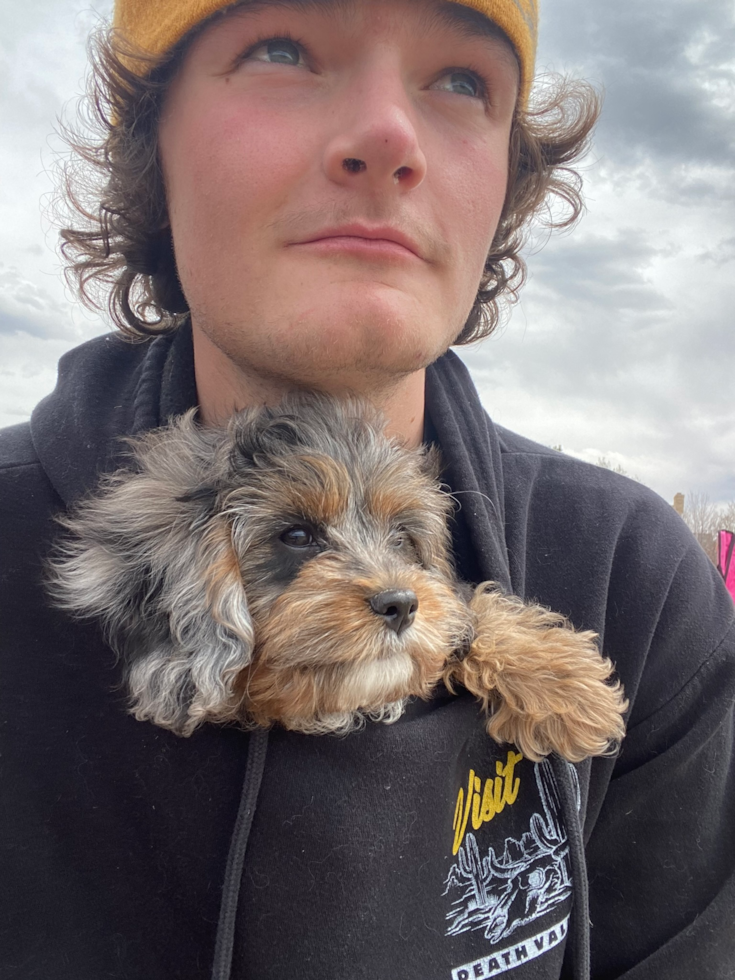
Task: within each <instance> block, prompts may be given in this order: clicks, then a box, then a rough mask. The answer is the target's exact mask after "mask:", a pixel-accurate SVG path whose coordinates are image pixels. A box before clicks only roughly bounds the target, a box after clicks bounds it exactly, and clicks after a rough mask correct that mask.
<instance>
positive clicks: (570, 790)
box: [549, 755, 590, 980]
mask: <svg viewBox="0 0 735 980" xmlns="http://www.w3.org/2000/svg"><path fill="white" fill-rule="evenodd" d="M549 761H550V762H551V769H552V771H553V773H554V779H555V781H556V788H557V792H558V794H559V802H560V804H561V812H562V817H563V819H564V824H565V826H566V830H567V840H568V841H569V858H570V861H571V865H572V889H573V891H572V912H571V929H570V930H569V931H570V933H571V935H570V937H569V939H570V940H571V949H570V955H571V959H572V977H573V980H590V904H589V883H588V880H587V863H586V861H585V856H584V840H583V837H582V827H581V825H580V822H579V802H578V797H577V787H576V786H575V783H574V777H573V768H572V766H571V764H570V763H568V762H567V761H566V759H562V758H561V756H558V755H552V756H550V757H549Z"/></svg>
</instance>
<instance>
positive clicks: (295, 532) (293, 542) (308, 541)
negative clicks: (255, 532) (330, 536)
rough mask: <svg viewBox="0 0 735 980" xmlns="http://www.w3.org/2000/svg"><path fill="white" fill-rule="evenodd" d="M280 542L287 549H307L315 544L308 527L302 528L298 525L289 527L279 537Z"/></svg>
mask: <svg viewBox="0 0 735 980" xmlns="http://www.w3.org/2000/svg"><path fill="white" fill-rule="evenodd" d="M281 541H283V543H284V544H285V545H288V547H289V548H299V549H300V548H309V547H311V546H312V545H314V544H316V540H315V539H314V535H313V534H312V532H311V530H310V529H309V528H308V527H302V526H301V525H300V524H297V525H294V527H289V528H288V529H287V530H285V531H284V532H283V534H282V535H281Z"/></svg>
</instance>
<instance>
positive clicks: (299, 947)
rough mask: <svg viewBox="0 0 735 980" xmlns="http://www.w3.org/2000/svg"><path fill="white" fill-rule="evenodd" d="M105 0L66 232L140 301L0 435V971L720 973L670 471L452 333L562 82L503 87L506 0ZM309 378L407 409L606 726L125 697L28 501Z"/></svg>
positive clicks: (474, 313)
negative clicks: (663, 493) (615, 458)
mask: <svg viewBox="0 0 735 980" xmlns="http://www.w3.org/2000/svg"><path fill="white" fill-rule="evenodd" d="M116 18H117V24H118V27H119V28H120V31H121V32H122V34H121V38H120V39H119V40H118V41H117V42H116V43H115V44H107V45H106V46H103V48H102V50H101V55H100V60H99V64H98V77H99V78H100V79H101V81H100V82H99V83H98V89H97V106H98V110H99V113H100V118H101V121H102V124H103V130H104V132H103V137H102V141H101V143H100V144H99V146H98V147H97V149H96V150H95V149H94V148H91V149H90V148H89V147H88V148H87V157H88V159H89V160H90V161H91V162H92V163H93V164H95V165H96V166H97V167H98V170H100V171H101V173H102V175H103V181H102V183H101V185H100V190H99V202H100V204H99V209H97V208H95V209H93V212H92V214H93V217H92V219H91V224H88V225H87V226H86V227H82V228H78V229H69V230H67V231H66V232H65V233H64V235H65V239H66V249H67V254H68V255H69V256H70V258H71V259H72V260H73V261H74V262H75V269H76V274H77V275H78V277H79V279H80V281H81V283H82V285H85V284H86V285H89V283H90V282H91V281H93V280H94V278H95V276H96V277H97V278H98V279H99V280H100V281H101V282H103V283H106V284H107V286H108V288H109V303H110V308H111V310H112V313H113V317H114V319H115V320H116V322H117V323H118V325H119V326H121V327H122V328H123V329H124V331H125V332H127V333H128V334H132V335H135V336H137V337H140V336H141V335H150V334H155V333H157V332H159V333H161V335H160V336H158V337H157V338H156V339H154V340H152V341H149V342H148V343H146V344H130V343H126V342H125V341H124V339H121V338H120V336H117V337H110V338H101V339H99V340H96V341H93V342H91V343H90V344H87V345H84V346H83V347H82V348H79V349H78V350H77V351H75V352H72V354H70V355H68V356H67V357H66V358H64V360H63V362H62V365H61V367H60V376H59V384H58V387H57V390H56V392H55V393H54V394H53V395H51V396H50V397H49V398H48V399H47V400H46V401H45V402H43V403H42V404H41V405H40V406H39V407H38V409H37V410H36V412H35V413H34V416H33V419H32V421H31V424H30V426H18V427H15V428H13V429H10V430H6V431H5V432H4V433H3V434H2V443H0V445H1V446H2V460H3V461H2V464H1V465H2V470H0V472H1V473H2V491H1V494H2V496H1V497H0V499H1V500H2V514H3V518H2V534H3V541H2V552H1V553H2V555H3V563H4V570H3V578H2V610H3V630H2V651H3V652H2V664H3V667H2V669H3V685H2V691H1V693H0V697H1V698H2V717H3V729H2V731H3V742H2V760H3V777H2V778H3V783H2V785H3V787H4V791H3V797H2V799H3V811H2V821H3V843H4V846H5V852H4V862H5V863H4V869H3V877H2V880H3V883H4V886H5V887H4V889H3V909H2V919H1V921H2V933H1V935H2V937H3V938H2V947H1V948H0V976H3V977H4V976H7V977H13V978H23V980H31V978H33V980H41V978H43V980H72V978H73V980H87V978H89V980H92V978H95V980H97V978H99V977H103V976H104V977H111V978H113V977H114V978H120V980H122V978H125V980H131V978H146V980H152V978H156V980H159V978H160V980H169V978H171V980H173V978H181V980H195V978H199V977H202V978H203V977H207V976H209V975H210V974H211V971H212V969H214V973H213V974H211V975H213V976H215V977H219V978H223V977H228V976H231V977H233V978H238V977H257V978H270V977H282V976H297V975H298V976H303V977H306V978H309V980H311V978H328V980H331V978H336V977H348V978H362V977H365V978H368V977H369V978H397V977H401V978H411V980H433V978H437V980H438V978H447V980H448V978H450V977H453V978H455V980H469V978H470V977H473V978H474V977H491V976H498V975H501V974H504V973H510V974H511V975H512V976H513V977H515V978H518V980H523V978H531V977H533V978H557V977H562V976H565V977H567V976H576V977H582V976H586V975H589V969H588V960H589V959H590V958H591V975H592V976H593V977H598V978H612V977H626V978H628V980H643V978H647V980H649V978H650V980H653V978H656V980H660V978H667V980H675V978H682V980H683V978H687V980H690V978H692V977H695V976H696V977H702V978H712V980H714V978H718V980H720V978H725V977H728V976H734V975H735V930H733V928H732V924H733V912H734V910H735V889H734V886H735V876H734V875H733V867H734V866H735V844H734V843H733V837H732V827H733V825H734V823H735V785H734V783H735V777H734V775H733V764H732V763H733V760H732V745H733V703H734V701H735V699H734V697H733V694H734V692H735V658H734V655H733V647H734V645H735V636H734V633H733V618H734V616H733V607H732V602H731V600H730V599H729V597H728V595H727V594H726V592H725V590H724V589H723V588H722V584H721V583H720V582H719V581H718V578H717V575H716V572H715V571H714V569H712V567H711V566H710V565H709V563H708V562H707V560H706V559H705V557H704V555H703V554H702V553H701V551H700V550H699V549H698V547H697V546H696V544H695V543H694V542H693V541H692V539H691V538H690V537H689V535H688V533H687V532H686V530H685V528H684V526H683V524H682V522H681V521H680V520H679V518H678V517H677V515H676V514H674V513H673V512H672V511H671V510H670V508H667V507H666V506H665V505H664V504H662V502H661V501H659V500H658V499H657V498H655V497H654V495H652V494H650V493H649V492H648V491H646V490H645V489H644V488H641V487H639V486H637V485H633V484H631V483H630V482H628V481H625V480H623V479H621V478H617V477H615V476H614V475H613V474H609V473H607V472H605V471H600V470H598V469H596V468H594V467H589V466H587V465H585V464H582V463H579V462H577V461H575V460H571V459H568V458H566V457H564V456H562V455H561V454H558V453H554V452H553V451H550V450H545V449H544V448H542V447H540V446H537V445H535V444H533V443H530V442H528V441H527V440H524V439H522V438H520V437H518V436H515V435H513V434H511V433H508V432H506V431H504V430H502V429H498V428H497V427H494V426H493V425H492V423H491V422H490V421H489V420H488V419H487V418H486V417H485V416H484V413H483V412H482V410H481V407H480V405H479V402H478V399H477V395H476V393H475V392H474V389H473V387H472V385H471V382H470V380H469V378H468V376H467V374H466V372H465V371H464V369H463V368H462V367H461V365H460V363H459V362H458V360H457V359H456V358H455V357H454V356H453V355H451V354H447V353H446V351H447V349H448V347H449V346H450V345H451V344H452V343H453V342H456V341H458V340H459V341H460V342H464V341H466V340H468V339H470V338H472V337H476V336H478V335H482V334H483V333H486V332H487V331H488V328H489V327H492V325H493V324H494V322H495V320H496V319H497V311H498V307H497V304H498V302H499V301H500V299H501V298H502V295H503V293H504V292H507V291H508V290H512V289H513V288H514V287H515V286H517V285H518V283H519V281H520V279H521V276H522V265H521V262H520V259H519V258H518V249H519V247H520V243H521V239H522V231H523V228H524V226H525V224H526V222H527V219H528V218H529V217H530V216H532V215H533V214H534V213H536V212H537V211H538V210H539V209H540V208H541V207H542V206H543V203H544V200H545V197H546V195H547V194H548V193H557V194H561V195H562V196H563V197H564V198H565V199H566V200H567V201H568V202H569V203H570V204H571V205H572V212H573V213H574V212H575V211H576V210H578V207H579V202H578V196H577V189H576V187H575V185H574V183H573V182H572V183H569V182H567V183H564V179H563V174H564V171H563V170H560V169H559V168H563V167H564V166H566V165H568V164H569V163H570V162H572V161H573V160H574V159H575V157H576V156H577V155H578V154H579V153H580V152H581V150H582V149H583V147H584V143H585V140H586V137H587V134H588V132H589V130H590V128H591V125H592V121H593V117H594V114H595V108H594V105H593V103H592V102H591V101H590V96H589V95H587V96H581V104H582V108H581V110H579V111H578V112H577V114H576V115H575V113H574V111H572V110H571V109H570V106H572V105H574V104H577V105H579V98H580V92H581V91H583V90H577V92H576V93H575V92H572V93H571V94H569V93H567V94H566V95H565V93H564V92H563V91H561V92H559V93H558V94H557V95H556V96H555V98H556V102H554V100H553V99H552V100H551V102H550V104H549V105H548V107H547V113H546V114H545V115H543V114H542V117H541V119H540V121H539V120H538V119H537V120H536V122H534V117H533V116H532V115H531V114H530V113H529V112H527V108H528V97H529V90H530V84H531V78H532V74H533V50H534V46H535V30H536V11H535V5H534V4H533V3H532V0H466V2H440V0H342V2H340V0H270V2H255V0H253V2H247V3H244V4H240V5H234V6H233V7H226V5H225V4H222V3H218V2H217V0H208V2H205V0H177V2H174V0H161V2H160V3H159V4H157V5H155V6H154V5H152V4H143V3H139V2H134V0H121V2H120V3H119V5H118V9H117V13H116ZM575 97H577V103H575V102H574V99H575ZM555 105H556V106H562V108H563V109H564V110H565V112H566V115H565V114H564V113H562V120H561V122H559V120H558V119H557V122H556V124H552V122H550V121H549V120H550V117H552V116H553V113H554V109H555ZM304 387H306V388H315V389H318V390H323V391H328V392H331V393H333V394H335V395H338V396H339V395H341V394H344V393H346V392H358V393H359V394H361V395H363V396H365V397H367V398H369V399H370V400H371V401H372V402H374V403H375V404H376V405H377V406H378V407H379V408H380V409H381V410H382V411H383V413H384V414H385V417H386V419H387V421H388V429H389V431H390V432H391V433H392V434H394V435H396V436H399V437H400V438H402V439H403V440H404V441H405V442H406V443H407V444H409V445H418V444H420V443H421V442H422V441H433V442H436V443H438V444H439V446H440V447H441V450H442V453H443V456H444V459H445V463H446V479H447V482H448V483H449V485H450V487H451V489H452V490H453V491H454V492H456V493H457V495H458V500H460V501H461V509H460V511H459V512H458V514H457V518H456V520H455V523H454V526H453V535H454V551H455V559H456V562H457V565H458V569H459V571H460V574H461V576H462V577H463V578H465V579H466V580H468V581H474V582H479V581H482V580H484V579H494V580H496V581H498V582H500V583H501V584H502V585H503V586H505V587H506V588H507V589H509V590H511V591H513V592H515V593H517V594H518V595H521V596H523V597H528V598H534V599H536V600H537V601H540V602H542V603H543V604H545V605H548V606H549V607H551V608H554V609H556V610H559V611H560V612H563V613H565V614H566V615H568V616H569V617H570V618H571V619H572V621H573V622H574V624H575V625H576V626H577V627H579V628H588V629H594V630H595V631H596V632H598V633H599V634H600V636H601V638H602V641H603V645H604V651H605V653H606V654H607V655H608V656H610V657H611V658H612V659H613V661H614V662H615V663H616V666H617V672H618V675H619V676H620V678H621V680H622V681H623V683H624V685H625V689H626V693H627V696H628V697H629V699H630V702H631V708H630V714H629V718H628V735H627V737H626V740H625V742H624V744H623V748H622V751H621V753H620V754H619V756H618V757H617V758H602V759H595V760H594V761H591V760H587V761H586V762H585V763H582V764H580V765H578V766H577V767H576V772H575V775H574V777H573V778H572V776H571V775H570V773H569V772H568V771H567V770H566V769H565V768H564V766H563V765H561V766H560V765H558V764H557V763H554V764H551V763H540V764H534V763H532V762H530V761H529V760H527V759H523V758H522V756H520V754H519V753H517V752H515V751H514V750H513V748H512V747H510V746H498V745H496V744H495V743H492V742H491V741H490V740H489V739H488V738H487V737H486V736H485V735H484V733H483V730H482V723H481V718H480V716H479V715H478V712H477V709H476V707H475V705H474V703H473V702H472V700H471V699H468V698H466V697H462V696H458V697H451V696H449V695H448V694H447V693H443V694H437V697H436V698H435V699H434V700H433V701H432V702H430V703H428V704H415V705H412V706H411V707H410V708H409V709H408V711H407V712H406V714H405V715H404V716H403V718H402V719H400V720H399V721H398V722H397V723H396V724H395V725H392V726H383V725H378V724H375V725H368V726H367V727H366V729H365V730H364V731H362V732H360V733H356V734H354V735H351V736H349V737H347V738H344V739H334V738H328V737H308V736H304V735H299V734H296V733H292V732H285V731H282V730H279V729H275V730H274V731H273V732H272V733H271V734H270V737H269V743H268V751H267V755H265V756H264V754H263V749H264V743H263V741H262V739H261V740H259V738H260V736H252V737H251V736H249V735H247V734H246V733H243V732H241V731H239V730H237V729H235V728H217V727H215V726H205V727H203V728H202V729H201V730H199V731H197V732H196V733H195V734H194V735H193V736H192V737H191V738H190V739H187V740H185V739H180V738H177V737H176V736H175V735H173V734H172V733H170V732H168V731H164V730H162V729H159V728H156V727H155V726H153V725H150V724H147V723H141V722H136V721H135V720H134V719H132V718H131V717H130V716H129V715H128V714H127V713H126V703H125V697H124V692H121V691H120V690H119V688H117V689H116V684H117V683H119V681H120V673H119V668H117V667H116V664H115V660H114V656H113V655H112V654H111V652H110V651H109V648H107V647H106V645H105V643H104V640H103V638H102V634H101V631H100V628H99V626H98V625H97V624H79V623H74V622H72V621H70V620H69V619H68V618H67V617H66V616H64V615H63V614H62V613H61V612H60V611H58V610H56V609H54V608H53V606H52V605H51V603H50V601H49V600H48V599H47V598H46V595H45V592H44V589H43V585H42V579H43V569H44V567H45V563H46V561H47V557H48V553H49V549H50V547H51V544H52V542H53V540H54V538H55V537H56V535H57V526H56V525H55V523H54V519H55V517H56V516H57V515H59V514H60V513H62V512H63V511H64V509H66V508H70V507H73V506H74V504H75V503H76V502H78V501H79V500H80V499H81V498H83V497H84V496H85V495H86V494H89V493H91V492H93V491H94V489H95V487H96V485H97V482H98V480H99V477H100V475H101V474H103V473H107V472H112V471H114V470H115V469H116V468H117V467H119V466H120V465H122V464H123V458H122V457H123V454H124V448H121V445H120V437H123V436H129V435H131V434H138V433H141V432H144V431H147V430H149V429H151V428H154V427H156V426H159V425H163V424H165V423H166V421H167V420H168V419H169V418H171V417H172V416H175V415H178V414H180V413H181V412H183V411H185V410H187V409H188V408H190V407H192V406H194V405H197V406H198V409H199V416H198V417H199V420H200V422H201V424H203V425H215V424H218V423H220V422H222V421H223V420H225V419H226V418H227V417H228V416H229V415H230V414H231V413H232V412H233V411H235V410H237V409H239V408H242V407H245V406H250V405H256V404H260V403H267V404H274V403H277V402H278V401H279V400H280V398H281V397H282V396H283V395H284V394H285V393H286V392H288V391H291V390H293V389H295V388H304ZM249 746H250V751H248V747H249ZM253 746H256V748H255V749H253ZM565 773H566V775H565ZM254 774H255V775H254ZM259 781H260V783H259ZM243 786H244V788H245V792H244V794H243V800H244V803H243V805H242V806H241V807H240V808H239V800H240V796H241V788H242V787H243ZM576 793H578V798H575V794H576ZM256 804H257V806H256ZM577 808H578V809H579V821H580V823H581V826H582V828H583V832H584V840H585V843H586V858H587V868H588V872H587V873H588V876H589V902H590V904H589V918H590V919H591V924H592V928H591V931H589V930H588V923H587V910H586V904H585V903H586V884H587V883H586V881H585V875H584V870H583V868H582V866H581V841H580V839H579V836H578V825H577V814H576V810H577ZM238 809H239V815H238ZM250 821H252V825H251V824H250ZM245 846H246V848H247V849H246V853H245V857H244V870H242V871H240V866H239V864H238V861H239V860H240V858H241V857H242V853H241V852H242V851H243V849H244V848H245ZM238 854H239V855H240V857H238ZM233 868H234V869H235V871H234V872H233ZM223 883H224V887H223ZM213 963H214V968H213V967H212V964H213Z"/></svg>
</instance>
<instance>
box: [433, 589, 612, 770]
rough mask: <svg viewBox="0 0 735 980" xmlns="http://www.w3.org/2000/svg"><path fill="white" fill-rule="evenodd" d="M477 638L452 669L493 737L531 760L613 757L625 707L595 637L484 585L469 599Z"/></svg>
mask: <svg viewBox="0 0 735 980" xmlns="http://www.w3.org/2000/svg"><path fill="white" fill-rule="evenodd" d="M470 608H471V609H472V611H473V613H474V614H475V638H474V641H473V643H472V646H471V648H470V651H469V653H468V654H467V656H466V657H465V658H464V659H463V660H460V661H453V662H451V663H450V665H449V666H448V668H447V673H446V675H445V683H447V685H448V686H449V687H450V689H451V685H452V682H456V683H459V684H462V686H463V687H465V688H466V689H467V690H468V691H470V692H471V693H472V694H474V695H475V696H476V697H477V698H478V699H479V700H480V701H481V702H482V704H483V706H484V708H485V710H486V711H487V713H488V722H487V731H488V734H489V735H490V736H491V737H492V738H494V739H495V740H496V741H498V742H511V743H513V744H515V745H516V746H518V748H519V749H520V750H521V752H523V754H524V755H525V756H526V758H528V759H532V760H534V761H539V760H540V759H541V758H543V757H544V756H546V755H548V754H549V753H551V752H557V753H558V754H559V755H561V756H563V757H564V758H566V759H568V760H569V761H570V762H579V761H581V760H582V759H584V758H586V757H587V756H591V755H605V754H607V753H610V752H613V751H614V750H615V747H616V743H617V742H619V741H620V739H622V738H623V735H624V734H625V726H624V724H623V719H622V714H623V712H624V711H625V710H626V708H627V707H628V703H627V701H626V700H625V698H624V696H623V691H622V687H621V685H620V683H619V682H613V683H610V682H609V679H610V676H611V674H612V672H613V665H612V663H611V662H610V661H609V660H607V659H605V658H603V657H602V656H601V655H600V653H599V650H598V648H597V644H596V642H595V640H596V634H594V633H592V632H589V631H587V632H577V631H575V630H574V628H573V627H572V626H571V624H570V623H569V622H568V621H567V620H566V619H565V618H564V617H563V616H561V615H559V614H558V613H552V612H550V611H549V610H548V609H544V608H543V607H541V606H535V605H527V604H525V603H523V602H522V601H521V600H520V599H518V598H517V597H514V596H506V595H503V594H502V593H501V592H500V591H498V590H497V589H495V588H493V587H492V586H491V584H490V585H489V584H488V583H485V584H484V585H481V586H479V587H478V588H477V589H476V591H475V595H474V597H473V598H472V600H471V603H470Z"/></svg>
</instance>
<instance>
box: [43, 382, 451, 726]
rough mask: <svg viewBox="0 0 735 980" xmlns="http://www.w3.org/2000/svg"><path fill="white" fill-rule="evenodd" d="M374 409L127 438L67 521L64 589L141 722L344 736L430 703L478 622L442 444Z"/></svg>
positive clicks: (344, 408) (262, 415) (58, 583)
mask: <svg viewBox="0 0 735 980" xmlns="http://www.w3.org/2000/svg"><path fill="white" fill-rule="evenodd" d="M381 430H382V423H381V420H380V419H379V417H377V416H376V415H375V413H374V412H372V410H370V409H369V408H368V407H367V406H366V405H364V404H361V403H357V402H349V401H347V402H337V401H335V400H333V399H330V398H327V397H326V396H316V395H300V396H294V397H292V398H290V399H288V400H286V401H285V402H284V403H282V404H281V405H280V406H279V407H278V408H275V409H259V410H248V411H245V412H242V413H240V414H239V415H237V416H235V417H234V418H233V419H232V420H231V421H230V423H229V425H228V426H227V428H226V429H224V430H217V431H213V430H203V429H200V428H198V427H197V426H196V424H195V422H194V419H193V417H192V415H191V414H190V415H188V416H185V417H184V418H182V419H181V420H179V421H178V422H176V423H175V424H174V425H173V426H171V427H170V428H169V429H166V430H159V431H158V432H155V433H151V434H149V435H147V436H146V437H144V438H143V439H142V440H139V441H137V442H136V443H134V453H135V458H136V469H135V471H134V472H128V473H124V474H119V475H116V476H115V477H113V478H112V479H111V480H109V481H108V482H107V484H106V485H105V486H104V488H103V489H102V491H101V492H100V493H99V494H98V495H97V496H96V497H94V498H92V499H90V500H88V501H87V502H86V503H84V504H83V505H82V507H81V508H80V509H79V511H78V513H77V514H76V515H74V516H73V517H72V518H70V519H69V520H68V521H67V522H66V523H67V526H68V527H69V529H70V530H71V532H72V534H71V536H70V537H68V538H67V539H66V541H65V542H64V544H63V545H62V546H61V550H60V553H59V555H58V556H57V559H56V561H55V564H54V573H53V579H54V580H53V586H52V587H53V590H54V592H55V594H56V595H57V597H58V599H59V601H60V602H61V603H62V604H63V605H65V606H66V607H67V608H69V609H71V610H72V611H74V612H76V613H78V614H85V615H94V616H98V617H101V618H102V620H103V621H104V623H105V625H106V628H107V630H108V633H109V635H110V638H111V640H112V642H113V644H114V645H115V646H116V647H117V648H118V649H120V650H121V651H122V652H123V653H124V654H125V656H126V660H127V663H128V672H129V685H130V691H131V696H132V699H133V711H134V713H135V715H136V717H138V718H145V719H148V720H150V721H153V722H155V723H156V724H159V725H163V726H165V727H168V728H172V729H174V730H175V731H178V732H181V733H183V734H188V733H189V732H191V731H192V730H193V729H194V728H195V727H196V726H197V725H198V724H199V723H201V722H202V721H205V720H211V721H226V720H231V719H239V720H241V721H243V722H246V723H247V722H248V721H249V722H256V723H259V724H270V723H272V722H274V721H276V722H280V723H281V724H283V725H285V726H286V727H289V728H294V729H297V730H300V731H307V732H321V731H344V730H348V729H349V728H350V727H352V726H354V725H355V724H356V723H359V721H360V719H361V718H362V717H364V715H366V714H368V715H373V716H377V717H381V716H382V717H384V718H386V719H387V720H390V719H391V718H393V717H396V716H397V715H398V714H399V713H400V710H401V706H402V702H403V700H404V699H405V698H406V697H407V696H408V695H411V694H415V695H419V696H421V695H423V696H425V695H427V694H428V693H429V691H430V690H431V688H432V687H433V686H434V684H435V683H436V682H437V680H438V679H439V678H440V677H441V674H442V669H443V667H444V664H445V661H446V659H447V657H448V656H449V655H450V654H451V653H452V651H453V650H454V649H456V647H457V646H458V645H460V644H461V642H462V639H463V637H464V635H465V634H466V632H467V630H468V629H469V621H468V613H467V609H466V607H465V604H464V603H463V602H461V601H460V599H459V598H458V597H457V594H456V591H455V586H454V580H453V575H452V572H451V568H450V565H449V561H448V542H447V530H446V518H447V512H448V509H449V507H450V501H449V498H448V497H447V496H446V495H445V494H444V493H442V492H441V490H440V489H439V488H438V486H437V483H436V476H437V469H438V460H437V458H436V455H435V454H433V453H424V452H422V451H415V452H408V451H406V450H404V449H402V448H401V447H400V446H398V445H397V444H396V443H394V442H390V441H389V440H387V439H386V438H385V437H384V436H383V435H382V431H381Z"/></svg>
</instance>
